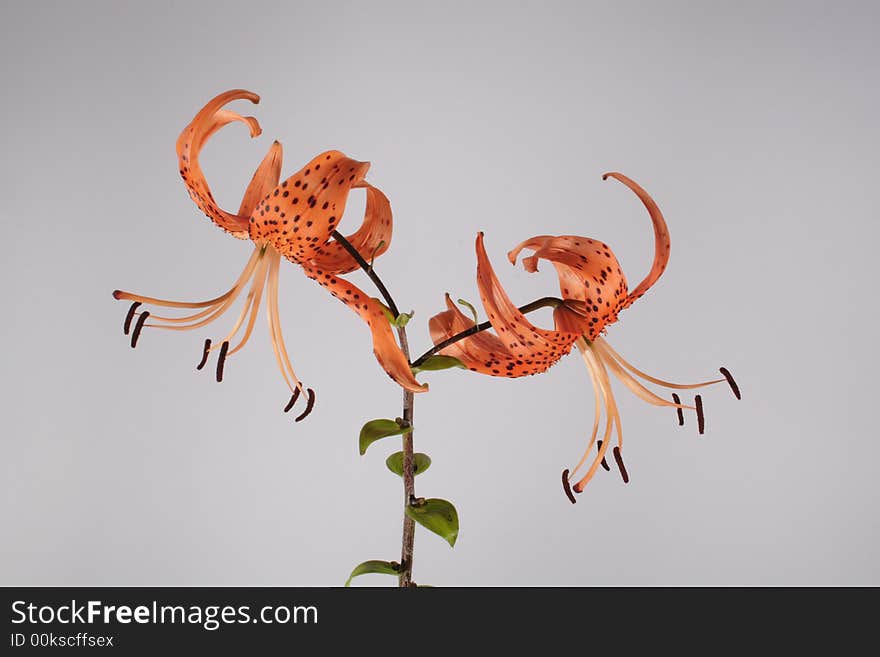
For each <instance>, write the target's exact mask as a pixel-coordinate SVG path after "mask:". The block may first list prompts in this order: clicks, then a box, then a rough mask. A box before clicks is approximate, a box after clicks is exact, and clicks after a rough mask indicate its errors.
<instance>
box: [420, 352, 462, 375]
mask: <svg viewBox="0 0 880 657" xmlns="http://www.w3.org/2000/svg"><path fill="white" fill-rule="evenodd" d="M453 367H458V368H461V369H463V370H464V369H467V367H465V364H464V363H462V362H461V361H460V360H458V358H453V357H452V356H440V355H437V354H435V355H433V356H429V357H428V358H427V359H425V362H424V363H422V364H421V365H416V366H415V367H413V368H412V371H413V374H418V373H419V372H436V371H438V370H448V369H450V368H453Z"/></svg>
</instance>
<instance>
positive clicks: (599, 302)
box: [507, 235, 627, 340]
mask: <svg viewBox="0 0 880 657" xmlns="http://www.w3.org/2000/svg"><path fill="white" fill-rule="evenodd" d="M523 249H529V250H532V251H534V255H531V256H528V257H526V258H523V267H524V268H525V269H526V271H530V272H535V271H537V270H538V260H539V259H542V258H543V259H545V260H547V261H549V262H551V263H552V264H553V266H554V267H555V268H556V273H557V275H558V276H559V289H560V291H561V292H562V298H563V299H564V300H566V301H567V302H568V303H567V304H566V306H564V308H565V309H567V310H569V311H571V312H566V313H564V314H563V313H557V320H558V319H559V317H560V315H563V317H562V321H563V322H565V327H563V326H560V325H559V321H557V326H556V328H557V329H559V330H571V329H572V328H577V330H578V332H579V333H582V334H584V335H586V336H587V337H588V338H590V339H591V340H592V339H595V338H596V337H597V336H598V335H599V333H600V332H601V331H602V329H603V328H604V327H605V326H607V325H608V324H611V323H613V322H614V321H616V320H617V313H618V312H619V311H620V309H621V308H623V307H625V302H626V299H627V286H626V277H625V276H624V275H623V271H622V270H621V269H620V264H619V263H618V262H617V258H616V257H614V254H613V253H612V252H611V249H610V247H609V246H608V245H607V244H605V243H604V242H600V241H598V240H593V239H590V238H588V237H578V236H576V235H561V236H559V237H550V236H547V235H542V236H539V237H533V238H531V239H528V240H526V241H525V242H522V243H521V244H519V245H518V246H517V247H516V248H514V249H513V250H511V251H510V252H509V253H508V254H507V257H508V259H509V260H510V262H511V263H512V264H516V259H517V256H518V255H519V253H520V252H521V251H522V250H523Z"/></svg>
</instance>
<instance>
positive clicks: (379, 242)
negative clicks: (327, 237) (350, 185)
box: [312, 181, 392, 274]
mask: <svg viewBox="0 0 880 657" xmlns="http://www.w3.org/2000/svg"><path fill="white" fill-rule="evenodd" d="M355 187H363V188H364V189H365V190H366V192H367V205H366V209H365V211H364V221H363V223H362V224H361V226H360V228H358V229H357V231H355V232H354V233H352V234H351V235H348V236H346V238H345V239H346V240H347V241H348V243H349V244H351V245H352V246H353V247H354V248H355V250H356V251H357V252H358V253H360V254H361V256H362V257H363V259H364V260H366V261H367V262H370V261H371V260H372V259H373V258H378V257H379V256H380V255H382V254H383V253H385V252H386V251H387V250H388V247H389V246H390V245H391V230H392V219H391V204H390V203H389V202H388V198H387V197H386V196H385V194H383V193H382V191H381V190H379V189H378V188H376V187H373V186H372V185H371V184H369V183H368V182H365V181H362V182H360V183H358V184H357V185H355ZM312 262H313V263H314V265H315V266H316V267H319V268H321V269H323V270H324V271H328V272H335V273H337V274H345V273H347V272H350V271H353V270H355V269H357V268H358V263H357V262H356V261H355V259H354V258H352V257H351V254H350V253H349V252H348V251H346V250H345V248H344V247H343V246H342V245H341V244H340V243H339V242H336V241H335V240H333V241H331V242H330V243H329V244H327V245H326V246H325V247H324V250H323V252H322V253H320V254H315V255H313V256H312Z"/></svg>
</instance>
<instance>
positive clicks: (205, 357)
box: [196, 338, 211, 370]
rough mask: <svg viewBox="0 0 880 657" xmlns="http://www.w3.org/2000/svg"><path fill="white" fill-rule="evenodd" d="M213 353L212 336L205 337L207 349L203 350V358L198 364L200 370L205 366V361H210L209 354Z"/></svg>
mask: <svg viewBox="0 0 880 657" xmlns="http://www.w3.org/2000/svg"><path fill="white" fill-rule="evenodd" d="M209 353H211V338H206V339H205V349H204V351H203V352H202V360H200V361H199V364H198V365H196V369H197V370H200V369H202V368H203V367H204V366H205V363H207V362H208V354H209Z"/></svg>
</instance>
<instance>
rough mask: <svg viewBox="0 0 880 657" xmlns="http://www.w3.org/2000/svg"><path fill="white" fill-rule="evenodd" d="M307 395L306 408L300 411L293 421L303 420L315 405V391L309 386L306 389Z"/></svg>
mask: <svg viewBox="0 0 880 657" xmlns="http://www.w3.org/2000/svg"><path fill="white" fill-rule="evenodd" d="M306 392H307V393H308V395H309V399H308V401H307V402H306V410H304V411H303V412H302V414H301V415H300V416H299V417H298V418H296V419H295V420H294V422H299V421H300V420H305V419H306V417H307V416H308V414H309V413H311V412H312V409H313V408H314V407H315V391H314V390H312V389H311V388H309V389H308V390H306Z"/></svg>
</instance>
